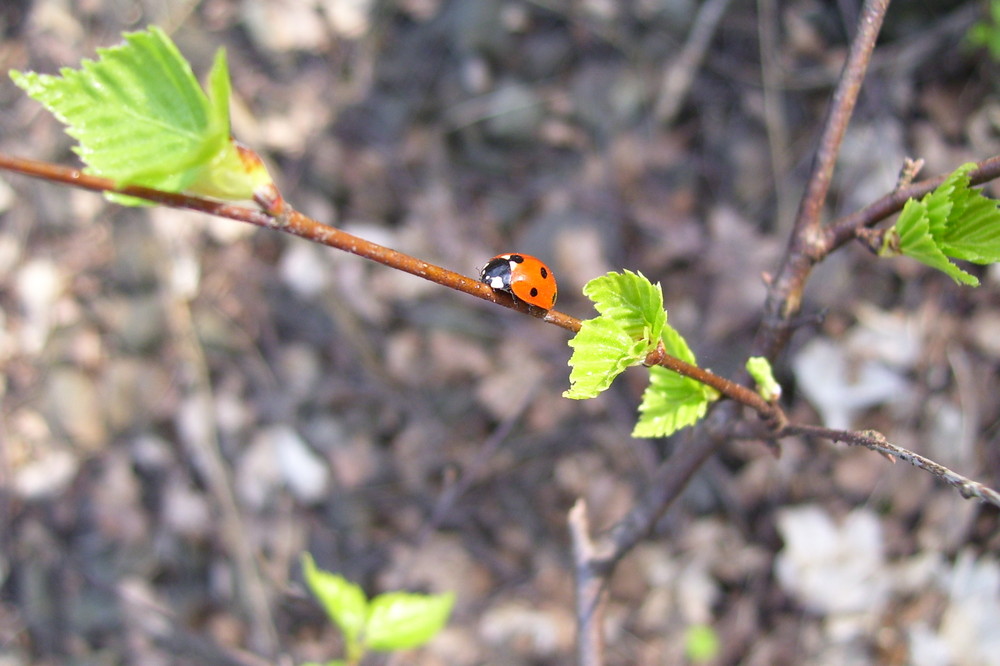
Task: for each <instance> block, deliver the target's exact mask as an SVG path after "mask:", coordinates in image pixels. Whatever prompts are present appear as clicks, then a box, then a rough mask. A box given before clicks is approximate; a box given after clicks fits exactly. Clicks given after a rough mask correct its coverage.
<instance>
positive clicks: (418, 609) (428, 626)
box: [365, 592, 455, 650]
mask: <svg viewBox="0 0 1000 666" xmlns="http://www.w3.org/2000/svg"><path fill="white" fill-rule="evenodd" d="M454 603H455V595H453V594H450V593H449V594H412V593H409V592H387V593H385V594H380V595H378V596H377V597H375V598H374V599H372V601H371V608H370V610H369V615H368V624H367V625H366V626H365V645H366V647H368V648H370V649H372V650H408V649H410V648H415V647H418V646H420V645H423V644H424V643H426V642H427V641H429V640H430V639H431V638H433V637H434V636H435V635H436V634H437V633H438V632H439V631H441V629H442V628H443V627H444V625H445V624H446V623H447V622H448V617H449V616H450V615H451V608H452V605H453V604H454Z"/></svg>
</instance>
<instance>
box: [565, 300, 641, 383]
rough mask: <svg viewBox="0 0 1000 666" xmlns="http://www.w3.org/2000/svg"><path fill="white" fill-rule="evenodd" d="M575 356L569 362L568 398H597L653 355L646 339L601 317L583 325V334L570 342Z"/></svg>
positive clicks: (581, 329) (578, 334)
mask: <svg viewBox="0 0 1000 666" xmlns="http://www.w3.org/2000/svg"><path fill="white" fill-rule="evenodd" d="M569 346H570V347H572V348H573V355H572V356H571V357H570V359H569V365H570V366H571V367H572V370H570V373H569V390H568V391H565V392H564V393H563V396H564V397H566V398H572V399H574V400H586V399H587V398H594V397H596V396H597V395H599V394H600V393H601V392H602V391H605V390H607V388H608V387H609V386H611V382H613V381H614V380H615V377H617V376H618V375H620V374H621V373H623V372H624V371H625V369H626V368H628V367H629V366H633V365H638V364H639V363H642V361H643V359H645V358H646V354H648V353H649V350H648V344H647V343H646V341H645V340H636V339H635V338H633V337H632V336H631V335H629V334H628V333H627V332H626V331H625V330H624V329H623V328H621V327H620V326H619V325H618V323H617V322H615V321H613V320H611V319H609V318H607V317H603V316H602V317H597V318H596V319H588V320H586V321H584V322H583V324H582V325H581V327H580V331H579V332H578V333H577V334H576V335H575V336H573V338H572V339H571V340H570V341H569Z"/></svg>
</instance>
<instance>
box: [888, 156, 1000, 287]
mask: <svg viewBox="0 0 1000 666" xmlns="http://www.w3.org/2000/svg"><path fill="white" fill-rule="evenodd" d="M975 166H976V165H975V164H971V163H970V164H963V165H962V166H961V167H959V168H958V169H956V170H955V171H954V172H953V173H952V174H951V175H950V176H949V177H948V178H947V179H946V180H945V181H944V182H943V183H941V185H939V186H938V187H937V189H935V190H934V191H933V192H931V193H929V194H927V195H926V196H924V198H923V199H921V200H920V201H917V200H915V199H910V200H909V201H907V202H906V204H905V205H904V206H903V211H902V212H901V213H900V215H899V219H898V220H897V221H896V224H895V225H894V226H893V227H892V228H891V229H889V230H888V231H887V232H886V235H885V242H884V243H883V247H882V250H881V251H880V254H881V255H882V256H895V255H898V254H904V255H906V256H908V257H912V258H914V259H916V260H917V261H920V262H922V263H924V264H927V265H928V266H931V267H932V268H936V269H937V270H940V271H942V272H944V273H946V274H947V275H948V276H949V277H951V278H952V279H953V280H955V281H956V282H958V283H961V284H966V285H969V286H973V287H975V286H978V285H979V280H977V279H976V277H975V276H973V275H970V274H969V273H967V272H966V271H964V270H962V269H961V268H959V267H958V266H957V265H955V264H954V263H953V262H952V261H951V259H962V260H964V261H969V262H972V263H976V264H990V263H994V262H997V261H1000V211H998V210H997V202H996V201H995V200H993V199H989V198H987V197H984V196H983V195H982V193H981V192H980V191H979V190H976V189H972V188H971V187H969V172H970V171H972V169H974V168H975Z"/></svg>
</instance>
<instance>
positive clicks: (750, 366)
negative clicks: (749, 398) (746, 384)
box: [746, 356, 781, 402]
mask: <svg viewBox="0 0 1000 666" xmlns="http://www.w3.org/2000/svg"><path fill="white" fill-rule="evenodd" d="M746 367H747V372H749V373H750V376H751V377H753V380H754V383H756V384H757V393H758V394H759V395H760V397H762V398H764V400H767V401H768V402H774V401H775V400H777V399H778V398H780V397H781V384H779V383H778V382H777V380H775V378H774V372H772V370H771V363H770V362H769V361H768V360H767V359H766V358H764V357H763V356H751V357H750V358H748V359H747V366H746Z"/></svg>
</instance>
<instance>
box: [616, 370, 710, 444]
mask: <svg viewBox="0 0 1000 666" xmlns="http://www.w3.org/2000/svg"><path fill="white" fill-rule="evenodd" d="M717 397H718V393H716V391H715V390H714V389H712V388H711V387H709V386H706V385H704V384H702V383H700V382H696V381H695V380H693V379H691V378H689V377H684V376H683V375H679V374H677V373H676V372H674V371H673V370H667V369H666V368H662V367H660V366H658V365H657V366H653V367H651V368H650V369H649V386H647V387H646V391H645V392H644V393H643V395H642V404H641V405H639V414H640V416H639V422H638V423H637V424H636V425H635V428H634V429H633V430H632V436H633V437H667V436H668V435H672V434H674V433H675V432H677V431H678V430H680V429H681V428H685V427H687V426H689V425H693V424H695V423H697V422H698V421H699V420H701V418H702V417H703V416H705V412H706V411H707V410H708V403H709V402H711V401H712V400H715V399H717Z"/></svg>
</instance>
